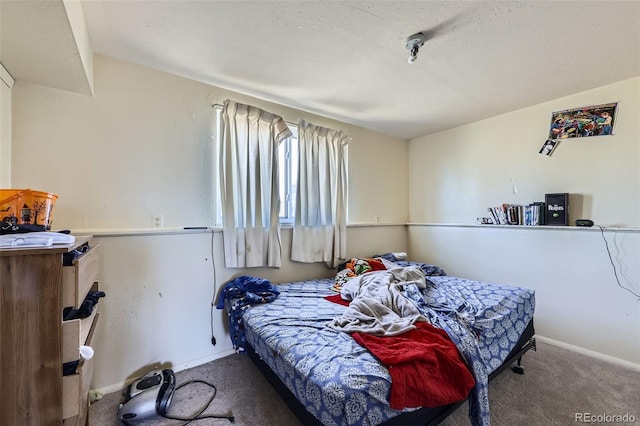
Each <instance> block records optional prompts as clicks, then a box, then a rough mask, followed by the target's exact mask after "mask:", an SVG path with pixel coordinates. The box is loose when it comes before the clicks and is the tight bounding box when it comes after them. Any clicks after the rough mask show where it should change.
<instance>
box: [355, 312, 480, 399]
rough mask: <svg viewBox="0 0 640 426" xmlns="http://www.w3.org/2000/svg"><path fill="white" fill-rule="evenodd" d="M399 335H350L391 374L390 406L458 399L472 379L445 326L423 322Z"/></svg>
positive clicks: (471, 383)
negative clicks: (443, 327) (444, 328)
mask: <svg viewBox="0 0 640 426" xmlns="http://www.w3.org/2000/svg"><path fill="white" fill-rule="evenodd" d="M415 325H416V327H417V329H415V330H411V331H408V332H406V333H403V334H400V335H398V336H389V337H377V336H373V335H371V334H365V333H353V334H352V336H353V338H354V339H355V340H356V342H358V343H359V344H360V345H361V346H364V347H365V348H367V349H368V350H369V352H371V353H372V354H373V355H374V356H375V357H376V358H378V359H379V360H380V362H382V364H384V366H385V367H387V369H388V370H389V373H390V374H391V395H390V396H389V403H390V405H391V408H393V409H395V410H401V409H403V408H413V407H437V406H440V405H445V404H451V403H454V402H458V401H461V400H463V399H465V398H466V397H467V396H468V395H469V391H470V390H471V388H473V386H474V384H475V380H474V378H473V376H472V375H471V373H470V372H469V369H468V368H467V366H466V364H465V363H464V361H463V360H462V358H461V356H460V353H459V352H458V348H456V346H455V344H454V343H453V342H452V341H451V340H450V339H449V337H448V336H447V333H446V332H445V331H444V330H441V329H438V328H435V327H434V326H432V325H431V324H428V323H426V322H417V323H416V324H415Z"/></svg>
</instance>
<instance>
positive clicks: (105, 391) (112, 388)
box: [94, 349, 235, 395]
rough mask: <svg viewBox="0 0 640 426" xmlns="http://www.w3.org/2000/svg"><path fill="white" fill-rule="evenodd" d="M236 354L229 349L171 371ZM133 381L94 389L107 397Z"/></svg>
mask: <svg viewBox="0 0 640 426" xmlns="http://www.w3.org/2000/svg"><path fill="white" fill-rule="evenodd" d="M234 353H235V351H234V350H233V349H228V350H226V351H222V352H218V353H216V354H214V355H211V356H208V357H204V358H199V359H195V360H192V361H189V362H185V363H182V364H178V365H172V366H171V369H172V370H173V371H174V372H176V373H177V372H179V371H182V370H186V369H188V368H192V367H197V366H199V365H202V364H206V363H207V362H211V361H215V360H217V359H220V358H224V357H226V356H229V355H233V354H234ZM133 380H135V378H134V379H131V380H129V381H123V382H120V383H114V384H112V385H108V386H103V387H101V388H98V389H94V390H95V391H96V392H99V393H101V394H103V395H106V394H109V393H113V392H120V391H121V390H122V389H124V387H125V386H127V385H128V384H129V383H130V382H132V381H133Z"/></svg>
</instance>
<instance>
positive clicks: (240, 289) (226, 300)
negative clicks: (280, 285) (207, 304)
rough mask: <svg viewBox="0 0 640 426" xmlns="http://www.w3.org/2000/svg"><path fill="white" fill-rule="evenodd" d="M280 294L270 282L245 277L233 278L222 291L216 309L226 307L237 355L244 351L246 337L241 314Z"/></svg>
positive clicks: (271, 300) (272, 299)
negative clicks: (250, 307)
mask: <svg viewBox="0 0 640 426" xmlns="http://www.w3.org/2000/svg"><path fill="white" fill-rule="evenodd" d="M279 294H280V291H279V290H278V289H277V288H275V287H274V286H273V285H272V284H271V282H270V281H268V280H265V279H263V278H257V277H250V276H247V275H243V276H240V277H238V278H235V279H234V280H232V281H231V282H229V283H228V284H226V285H225V286H224V287H223V289H222V294H221V296H220V298H219V299H218V304H217V305H216V308H218V309H224V307H225V305H227V310H228V314H229V334H230V336H231V342H232V343H233V349H235V351H236V352H238V353H243V352H244V351H245V348H244V347H245V342H246V337H245V333H244V323H243V320H242V313H243V312H244V311H245V310H246V309H247V308H248V307H249V306H251V305H254V304H256V303H268V302H273V301H274V300H275V299H276V297H278V295H279Z"/></svg>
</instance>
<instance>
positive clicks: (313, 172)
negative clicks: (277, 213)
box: [291, 120, 351, 267]
mask: <svg viewBox="0 0 640 426" xmlns="http://www.w3.org/2000/svg"><path fill="white" fill-rule="evenodd" d="M350 140H351V138H349V136H347V135H346V134H345V133H344V132H342V131H337V130H332V129H327V128H324V127H319V126H315V125H313V124H311V123H307V122H306V121H304V120H301V121H300V123H299V124H298V142H299V164H298V183H297V186H296V217H295V224H294V227H293V243H292V247H291V259H292V260H295V261H299V262H307V263H311V262H326V263H327V265H328V266H329V267H336V266H338V264H339V263H340V262H341V261H343V260H344V258H345V256H346V251H347V233H346V231H347V166H346V158H345V154H346V148H347V145H348V144H349V141H350Z"/></svg>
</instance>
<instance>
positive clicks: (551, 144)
mask: <svg viewBox="0 0 640 426" xmlns="http://www.w3.org/2000/svg"><path fill="white" fill-rule="evenodd" d="M558 144H560V141H558V140H555V139H547V140H546V141H545V142H544V144H542V147H541V148H540V151H538V153H539V154H542V155H546V156H547V157H550V156H551V154H553V151H555V149H556V147H557V146H558Z"/></svg>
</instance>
